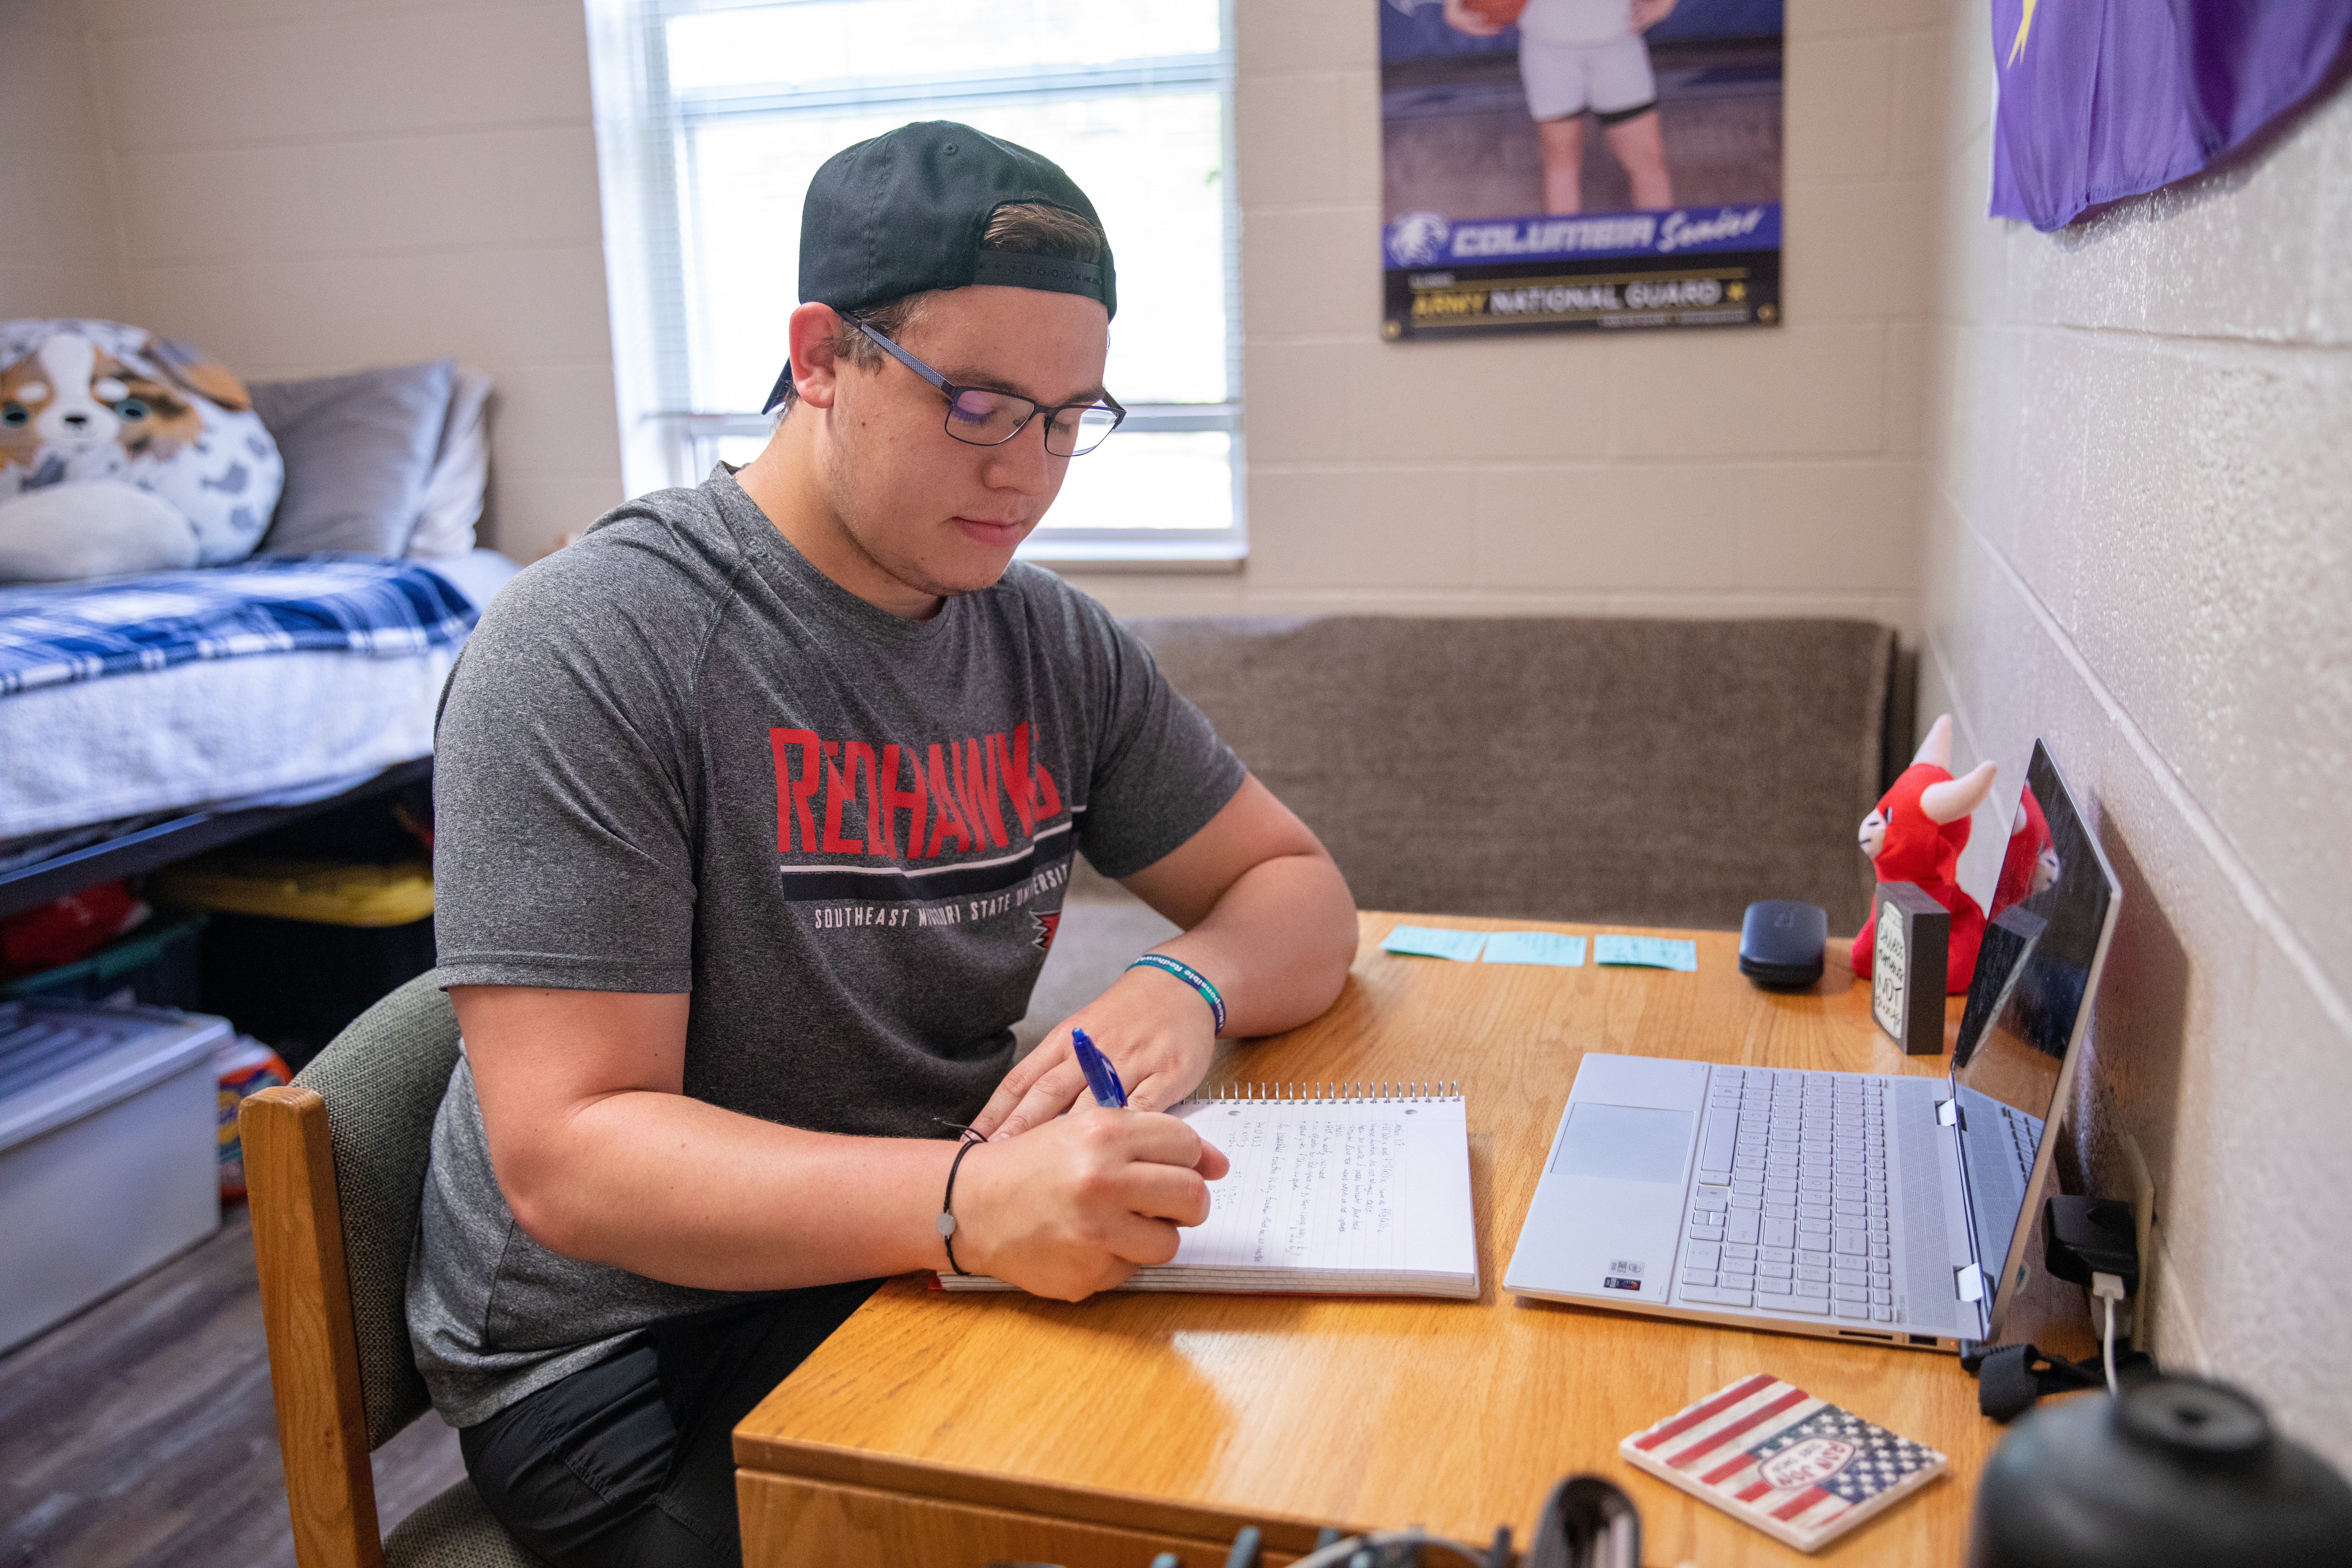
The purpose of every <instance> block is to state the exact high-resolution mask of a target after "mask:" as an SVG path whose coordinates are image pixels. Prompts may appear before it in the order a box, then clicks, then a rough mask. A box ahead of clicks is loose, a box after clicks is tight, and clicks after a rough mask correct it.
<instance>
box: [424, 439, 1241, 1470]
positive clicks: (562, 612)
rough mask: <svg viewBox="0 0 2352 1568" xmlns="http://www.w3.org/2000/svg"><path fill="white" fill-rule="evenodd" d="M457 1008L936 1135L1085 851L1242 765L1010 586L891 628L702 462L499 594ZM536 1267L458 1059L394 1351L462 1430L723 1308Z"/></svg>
mask: <svg viewBox="0 0 2352 1568" xmlns="http://www.w3.org/2000/svg"><path fill="white" fill-rule="evenodd" d="M1242 778H1243V769H1242V765H1241V763H1240V762H1239V761H1238V760H1236V759H1235V758H1234V754H1233V753H1232V752H1230V751H1228V750H1227V749H1226V748H1225V747H1224V746H1223V745H1222V744H1221V743H1219V742H1218V741H1217V739H1216V736H1215V734H1214V733H1213V731H1211V729H1210V727H1209V724H1208V722H1207V721H1206V720H1204V719H1203V718H1202V716H1201V714H1200V711H1199V710H1197V709H1195V708H1193V707H1192V704H1191V703H1189V702H1187V701H1185V700H1184V699H1183V698H1182V697H1181V696H1179V695H1178V694H1177V693H1176V692H1175V690H1174V689H1171V687H1170V686H1169V685H1168V683H1167V682H1166V680H1164V679H1162V678H1161V677H1160V672H1159V670H1158V668H1156V667H1155V666H1154V665H1153V663H1152V660H1151V656H1150V654H1149V653H1148V652H1147V651H1145V649H1144V647H1143V646H1142V645H1141V644H1140V643H1139V642H1138V641H1137V640H1136V639H1135V638H1134V637H1131V636H1130V635H1129V634H1128V633H1127V632H1126V631H1125V630H1124V629H1123V628H1121V627H1120V626H1119V625H1118V622H1116V621H1114V620H1113V619H1112V618H1111V617H1110V616H1109V614H1108V612H1106V611H1105V610H1104V609H1103V608H1102V606H1101V605H1097V604H1096V603H1095V602H1094V601H1093V600H1091V599H1089V598H1087V596H1086V595H1083V594H1080V593H1078V592H1077V591H1076V590H1075V589H1073V588H1071V587H1068V586H1067V585H1066V584H1063V583H1062V582H1061V581H1060V580H1059V579H1057V578H1055V576H1053V575H1052V574H1049V573H1046V572H1043V571H1040V570H1037V569H1035V568H1033V567H1030V566H1026V565H1022V564H1015V565H1014V566H1013V568H1012V569H1011V570H1010V571H1009V572H1007V573H1006V574H1005V575H1004V578H1003V581H1002V582H1000V583H998V584H996V585H995V586H994V587H992V588H989V589H987V590H985V591H983V592H981V593H977V594H971V595H965V596H963V597H961V598H956V599H952V600H950V601H949V602H948V604H947V605H946V606H945V607H944V608H943V609H942V610H941V611H940V614H939V615H937V616H933V617H932V618H931V619H929V620H928V621H907V620H901V619H899V618H898V617H897V616H892V615H889V614H887V612H885V611H883V610H880V609H877V608H876V607H875V606H874V605H869V604H867V603H866V602H865V601H864V600H862V599H859V598H857V597H856V595H852V594H850V593H849V592H847V591H846V590H845V589H844V588H842V587H841V586H840V585H839V584H835V583H834V582H833V581H832V580H831V579H829V578H827V577H826V576H824V574H822V573H820V572H818V571H817V570H816V569H815V568H814V566H812V565H811V564H810V563H808V561H807V560H806V559H805V558H804V557H803V556H802V555H801V554H800V552H798V551H796V550H794V549H793V547H792V545H791V544H790V543H788V542H786V541H785V540H784V538H783V536H782V534H780V533H778V532H777V531H776V530H775V529H774V528H773V527H772V525H771V524H770V523H769V521H768V520H767V518H766V517H765V515H763V514H762V513H761V511H760V510H759V508H758V507H757V506H755V505H754V504H753V503H752V502H751V499H750V498H749V497H748V496H746V495H745V494H744V493H743V491H742V489H740V487H739V486H738V485H737V484H736V482H735V480H734V479H733V478H732V477H731V476H730V475H729V474H728V473H727V472H725V471H724V470H723V469H722V470H719V471H717V472H714V473H713V474H712V475H711V477H710V478H709V479H708V480H707V481H705V482H704V483H703V484H702V485H701V486H699V487H698V488H697V489H678V490H664V491H660V492H658V493H656V494H654V495H649V496H646V497H645V498H643V499H642V500H636V501H633V502H631V503H629V504H628V505H626V506H624V507H622V508H620V509H618V510H614V511H613V512H610V513H608V514H606V515H605V516H604V518H602V519H601V520H599V521H598V522H597V523H596V525H595V526H594V527H593V529H592V530H591V531H589V532H588V534H587V535H586V537H584V538H583V540H582V541H581V542H579V543H577V544H575V545H573V546H572V547H571V548H569V549H566V550H562V551H560V552H557V553H555V554H553V555H551V556H550V557H548V558H547V559H546V560H544V561H542V562H541V563H538V564H537V565H535V566H532V567H531V568H530V570H528V571H526V572H524V573H523V574H521V575H520V576H519V577H517V578H516V579H515V580H514V581H513V582H512V583H510V584H508V585H507V587H506V588H505V589H504V590H503V591H502V592H501V593H500V594H499V596H498V598H497V600H496V601H495V602H494V603H493V604H492V605H490V606H489V608H488V612H487V613H486V614H485V615H484V616H483V618H482V622H481V625H480V626H479V627H478V629H477V630H476V631H475V633H474V635H473V637H472V638H471V640H470V641H469V642H468V644H467V647H466V650H465V654H464V656H463V658H461V659H460V660H459V661H458V665H457V669H456V670H455V671H454V672H453V673H452V675H451V677H450V680H449V686H448V689H447V691H446V693H445V694H444V697H443V699H442V707H441V716H440V723H439V729H438V731H437V735H436V776H435V780H434V788H435V821H436V829H437V842H436V848H435V853H434V875H435V884H436V888H435V890H436V902H437V907H436V910H435V933H436V937H437V939H438V942H439V945H440V961H441V970H440V978H441V980H442V982H443V984H448V985H546V986H560V987H565V988H570V989H581V990H598V991H635V992H691V993H692V994H693V997H694V1001H693V1005H692V1010H691V1012H690V1014H689V1016H688V1024H687V1042H686V1083H685V1088H686V1092H687V1093H688V1094H689V1095H692V1096H694V1097H695V1098H696V1099H698V1100H708V1101H709V1102H710V1103H712V1104H715V1105H721V1106H725V1107H727V1108H729V1109H730V1110H739V1111H742V1112H744V1113H745V1114H747V1115H751V1116H758V1117H762V1118H765V1119H767V1120H769V1121H777V1122H782V1123H785V1124H787V1125H790V1126H794V1127H805V1128H810V1129H813V1130H816V1131H827V1132H844V1133H854V1134H861V1135H867V1136H879V1137H916V1138H937V1137H946V1136H950V1135H951V1134H950V1133H949V1131H947V1129H945V1128H943V1127H941V1126H940V1123H939V1121H938V1120H937V1119H939V1118H946V1119H948V1120H950V1121H965V1120H968V1119H969V1118H970V1117H971V1116H973V1115H975V1114H976V1113H977V1112H978V1111H979V1110H980V1107H981V1106H982V1103H984V1102H985V1101H986V1100H987V1098H988V1095H989V1093H990V1091H991V1090H992V1089H994V1087H995V1085H996V1083H997V1081H998V1079H1001V1078H1002V1077H1003V1073H1004V1071H1005V1069H1006V1068H1007V1067H1009V1066H1010V1065H1011V1062H1012V1058H1013V1035H1012V1026H1013V1024H1014V1023H1016V1022H1018V1021H1019V1020H1020V1018H1021V1017H1022V1016H1024V1013H1025V1012H1026V1011H1027V1009H1028V1002H1029V992H1030V987H1031V985H1032V984H1033V983H1034V981H1035V980H1036V978H1037V971H1038V969H1039V967H1040V966H1041V965H1042V964H1043V963H1045V949H1046V947H1047V946H1048V945H1049V944H1050V943H1051V942H1052V941H1053V938H1054V931H1055V924H1056V922H1057V921H1059V919H1060V911H1061V907H1062V892H1063V888H1064V886H1065V884H1066V881H1067V880H1068V878H1069V871H1070V858H1071V855H1072V853H1073V852H1074V850H1083V851H1084V852H1085V854H1086V856H1087V859H1088V860H1089V861H1091V862H1092V863H1093V864H1094V865H1095V867H1096V868H1097V869H1099V870H1100V871H1102V872H1103V873H1104V874H1105V875H1107V876H1111V877H1121V876H1125V875H1127V874H1128V873H1129V872H1131V871H1135V870H1138V869H1139V868H1142V867H1145V866H1148V865H1150V863H1151V862H1152V861H1154V860H1157V859H1159V858H1160V857H1161V856H1163V855H1165V854H1167V853H1168V852H1169V851H1171V850H1172V849H1174V848H1176V847H1178V846H1179V845H1181V844H1182V843H1183V842H1184V841H1185V840H1186V839H1188V838H1190V837H1192V835H1193V834H1194V833H1196V832H1198V831H1199V830H1200V828H1201V827H1202V826H1203V825H1205V824H1206V823H1207V822H1208V820H1209V818H1210V817H1211V816H1214V815H1215V813H1216V812H1217V810H1218V809H1219V808H1220V807H1222V806H1223V805H1224V804H1225V803H1226V802H1227V801H1228V800H1230V799H1231V798H1232V797H1233V795H1234V791H1235V790H1237V789H1239V788H1240V786H1241V783H1242ZM737 1299H739V1298H737V1297H736V1296H734V1295H731V1294H730V1293H725V1292H719V1291H712V1290H702V1289H689V1288H687V1287H684V1286H677V1285H670V1284H665V1283H662V1282H660V1281H657V1280H654V1279H646V1278H644V1277H642V1276H639V1275H635V1274H632V1273H629V1272H627V1271H625V1270H624V1269H620V1268H610V1267H607V1266H604V1265H601V1264H593V1263H583V1262H579V1261H575V1260H573V1259H571V1258H562V1257H560V1256H558V1255H556V1254H555V1253H552V1252H550V1251H548V1250H547V1249H546V1248H544V1247H540V1246H539V1245H538V1244H536V1243H535V1242H533V1241H532V1240H531V1239H530V1237H528V1236H526V1235H524V1234H523V1232H522V1230H521V1228H520V1226H517V1225H516V1223H515V1220H514V1216H513V1215H511V1214H510V1213H509V1211H508V1208H507V1205H506V1202H505V1199H504V1197H503V1196H502V1195H501V1194H500V1192H499V1185H498V1181H497V1178H496V1176H495V1175H494V1174H493V1173H492V1171H491V1168H490V1161H489V1152H488V1142H487V1139H486V1136H485V1134H484V1131H483V1127H482V1113H481V1106H480V1103H479V1101H478V1100H477V1099H476V1098H475V1093H474V1082H473V1077H472V1074H471V1071H470V1069H469V1068H468V1067H467V1063H466V1062H465V1061H464V1060H462V1059H461V1060H460V1061H459V1062H458V1064H457V1070H456V1071H455V1073H453V1074H452V1075H451V1078H450V1080H449V1091H448V1094H447V1097H446V1099H445V1100H443V1102H442V1106H441V1111H440V1115H439V1117H438V1119H437V1120H436V1122H435V1124H434V1130H433V1158H432V1165H431V1169H430V1171H429V1173H428V1175H427V1177H426V1181H425V1211H424V1220H423V1228H422V1230H421V1232H420V1235H419V1238H418V1246H417V1251H416V1256H415V1258H414V1259H413V1261H412V1265H411V1268H410V1275H409V1285H408V1316H409V1331H410V1335H411V1338H412V1339H413V1341H414V1342H415V1350H416V1360H417V1365H418V1367H419V1369H420V1370H421V1371H422V1372H423V1373H424V1374H425V1382H426V1383H427V1384H428V1385H429V1386H430V1387H431V1389H432V1392H433V1401H434V1404H435V1405H436V1406H438V1407H439V1409H440V1411H441V1413H442V1415H445V1416H446V1417H447V1418H448V1420H449V1421H450V1422H451V1423H452V1424H453V1425H456V1426H470V1425H472V1424H474V1423H476V1422H478V1421H482V1420H486V1419H487V1418H488V1417H489V1416H490V1415H495V1414H496V1413H497V1412H498V1411H499V1410H501V1409H503V1408H505V1407H506V1406H508V1405H511V1404H513V1403H514V1402H515V1401H517V1400H519V1399H520V1398H522V1397H523V1396H524V1395H526V1394H530V1393H532V1392H534V1391H535V1390H537V1389H540V1388H542V1387H545V1386H546V1385H548V1384H551V1383H553V1382H555V1381H556V1380H557V1379H559V1378H561V1377H563V1376H565V1375H567V1374H569V1373H572V1372H575V1371H578V1370H579V1369H581V1368H583V1367H585V1366H588V1365H591V1364H593V1363H596V1362H598V1361H600V1360H602V1359H604V1357H605V1356H607V1355H609V1354H611V1353H613V1352H614V1350H615V1349H616V1348H617V1347H618V1346H619V1345H621V1344H622V1343H624V1342H625V1341H626V1340H627V1338H628V1336H629V1335H631V1334H632V1333H633V1332H635V1331H637V1330H639V1329H641V1328H643V1327H644V1326H645V1325H646V1324H648V1323H651V1322H655V1321H659V1320H661V1319H664V1318H667V1317H673V1316H677V1315H679V1314H683V1313H687V1312H692V1311H698V1310H705V1309H708V1308H710V1307H713V1306H717V1305H722V1304H724V1303H726V1302H728V1301H730V1300H737Z"/></svg>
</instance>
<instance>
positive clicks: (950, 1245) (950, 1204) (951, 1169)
mask: <svg viewBox="0 0 2352 1568" xmlns="http://www.w3.org/2000/svg"><path fill="white" fill-rule="evenodd" d="M985 1142H988V1140H987V1139H985V1138H983V1137H982V1136H981V1135H980V1134H979V1133H977V1132H974V1131H971V1129H970V1128H968V1127H967V1128H966V1129H964V1133H963V1138H962V1141H961V1147H959V1148H958V1149H957V1150H956V1157H955V1158H954V1159H953V1160H952V1161H950V1162H949V1164H948V1190H947V1195H946V1196H944V1197H942V1198H940V1217H939V1221H938V1224H939V1230H940V1246H942V1247H946V1248H947V1249H948V1267H949V1268H951V1269H953V1270H954V1271H955V1272H956V1273H958V1274H961V1273H962V1272H963V1271H964V1268H963V1265H962V1264H961V1263H958V1262H957V1261H956V1255H955V1233H956V1217H955V1179H956V1173H957V1172H958V1171H960V1170H961V1169H962V1168H963V1157H964V1156H965V1155H966V1154H969V1153H971V1152H972V1150H973V1149H975V1148H977V1147H978V1146H979V1145H981V1144H982V1143H985Z"/></svg>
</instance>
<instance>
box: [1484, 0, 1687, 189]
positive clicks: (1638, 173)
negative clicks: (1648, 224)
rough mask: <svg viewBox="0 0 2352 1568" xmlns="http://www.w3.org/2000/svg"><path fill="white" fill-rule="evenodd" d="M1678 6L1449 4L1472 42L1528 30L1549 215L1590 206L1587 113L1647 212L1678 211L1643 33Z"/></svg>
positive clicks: (1526, 63)
mask: <svg viewBox="0 0 2352 1568" xmlns="http://www.w3.org/2000/svg"><path fill="white" fill-rule="evenodd" d="M1674 8H1675V0H1445V20H1446V23H1447V25H1448V26H1452V27H1453V28H1454V29H1455V30H1456V31H1457V32H1462V33H1467V34H1469V35H1470V36H1471V37H1480V38H1487V37H1494V36H1495V35H1496V33H1499V32H1501V31H1502V30H1503V29H1504V28H1506V27H1507V26H1511V25H1512V24H1513V23H1515V22H1516V23H1517V25H1518V29H1519V79H1520V81H1521V82H1522V83H1524V84H1525V85H1526V88H1527V92H1528V113H1530V114H1532V115H1533V116H1534V117H1535V121H1536V133H1537V135H1538V138H1539V139H1540V141H1541V142H1542V145H1543V167H1544V210H1545V211H1546V212H1549V213H1572V212H1580V211H1581V210H1582V209H1583V205H1584V201H1583V190H1582V172H1583V166H1584V112H1585V110H1588V109H1589V110H1591V111H1592V115H1593V118H1594V119H1596V120H1598V121H1601V134H1602V135H1603V136H1605V137H1607V138H1608V140H1609V150H1610V151H1611V152H1612V153H1615V154H1616V155H1617V162H1618V163H1621V164H1622V165H1623V167H1624V170H1625V176H1626V179H1627V181H1628V183H1629V184H1631V185H1632V186H1633V205H1634V206H1636V207H1642V208H1659V207H1670V206H1672V205H1675V194H1674V184H1673V182H1672V181H1671V180H1670V179H1669V178H1668V177H1667V175H1666V148H1665V142H1664V139H1663V138H1662V137H1661V136H1660V135H1659V132H1658V83H1657V79H1656V77H1655V76H1654V75H1653V74H1652V72H1651V70H1650V47H1649V45H1648V44H1647V43H1645V42H1643V37H1642V35H1643V33H1645V32H1647V31H1648V30H1649V29H1650V28H1651V27H1653V26H1656V25H1657V24H1658V23H1659V22H1662V21H1664V19H1665V18H1666V16H1667V15H1668V14H1669V13H1670V12H1672V11H1673V10H1674Z"/></svg>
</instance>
